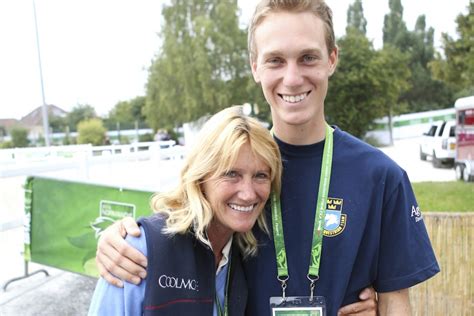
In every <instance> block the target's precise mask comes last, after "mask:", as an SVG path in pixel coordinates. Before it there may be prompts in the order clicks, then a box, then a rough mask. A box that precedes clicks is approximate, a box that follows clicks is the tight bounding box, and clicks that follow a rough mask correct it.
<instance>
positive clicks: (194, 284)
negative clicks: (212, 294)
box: [158, 274, 199, 291]
mask: <svg viewBox="0 0 474 316" xmlns="http://www.w3.org/2000/svg"><path fill="white" fill-rule="evenodd" d="M158 285H159V286H160V287H162V288H164V289H166V288H172V289H185V290H191V291H199V290H198V286H199V284H198V281H197V280H194V279H184V278H179V277H173V276H168V275H166V274H162V275H161V276H160V277H159V278H158Z"/></svg>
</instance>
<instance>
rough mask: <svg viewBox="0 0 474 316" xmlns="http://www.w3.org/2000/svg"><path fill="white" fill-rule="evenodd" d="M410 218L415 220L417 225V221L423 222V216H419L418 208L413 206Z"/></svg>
mask: <svg viewBox="0 0 474 316" xmlns="http://www.w3.org/2000/svg"><path fill="white" fill-rule="evenodd" d="M411 217H412V218H413V217H414V218H415V222H416V223H418V222H419V221H421V220H423V215H421V211H420V207H419V206H417V207H416V208H415V205H412V206H411Z"/></svg>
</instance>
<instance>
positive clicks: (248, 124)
mask: <svg viewBox="0 0 474 316" xmlns="http://www.w3.org/2000/svg"><path fill="white" fill-rule="evenodd" d="M281 168H282V166H281V159H280V153H279V150H278V145H277V144H276V143H275V141H274V140H273V138H272V136H271V135H270V133H269V131H268V130H266V129H265V128H264V127H263V126H262V125H261V123H260V122H258V121H257V120H256V119H253V118H250V117H247V116H245V115H244V114H243V109H242V107H240V106H237V107H231V108H228V109H225V110H223V111H221V112H219V113H217V114H216V115H214V116H213V117H212V118H211V119H210V120H209V121H208V122H207V123H206V124H205V125H204V127H203V129H202V130H201V132H200V134H199V137H198V140H197V142H196V143H195V145H194V147H193V148H192V150H191V151H190V153H189V154H188V156H187V159H186V161H185V163H184V166H183V168H182V170H181V176H180V182H179V185H178V186H177V188H176V189H174V190H172V191H170V192H165V193H160V194H157V195H155V196H154V197H153V198H152V201H151V204H152V207H153V209H154V210H155V211H156V214H155V215H153V216H150V217H146V218H142V219H140V220H139V223H140V225H141V232H142V233H141V237H139V238H134V237H127V240H128V241H129V242H130V243H131V244H132V245H133V246H135V248H137V249H138V250H140V251H141V252H143V253H144V254H145V255H146V256H147V259H148V268H147V277H146V278H145V279H144V280H143V282H142V283H141V284H140V285H132V284H130V283H125V286H124V288H116V287H114V286H112V285H109V284H108V283H107V282H105V281H104V280H103V279H100V280H99V283H98V285H97V288H96V291H95V293H94V297H93V300H92V303H91V307H90V310H89V314H91V315H96V314H101V315H109V314H110V315H116V314H120V315H121V314H124V313H127V314H140V315H141V314H143V312H144V311H152V310H160V311H161V312H162V313H161V314H160V315H190V314H192V315H224V314H225V315H227V313H229V314H232V315H244V312H245V307H246V299H247V285H246V280H245V277H244V272H243V268H242V258H244V257H248V256H252V255H255V254H256V252H257V242H256V239H255V237H254V235H253V233H252V228H253V227H254V225H255V224H256V223H257V224H258V227H259V229H261V230H263V231H265V232H267V226H266V223H265V218H264V214H263V212H262V211H263V209H264V206H265V203H266V202H267V199H268V197H269V195H270V192H271V191H272V190H273V191H274V192H275V193H276V194H279V192H280V181H281V180H280V178H281ZM150 280H153V281H152V282H150ZM156 280H158V282H156ZM177 289H179V290H180V291H176V290H177Z"/></svg>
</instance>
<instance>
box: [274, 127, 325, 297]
mask: <svg viewBox="0 0 474 316" xmlns="http://www.w3.org/2000/svg"><path fill="white" fill-rule="evenodd" d="M332 132H333V130H332V128H331V127H330V126H329V125H328V124H327V123H326V141H325V143H324V151H323V159H322V163H321V178H320V180H319V192H318V202H317V205H316V217H315V219H314V230H313V242H312V246H311V260H310V263H309V269H308V274H307V277H308V280H309V281H310V291H311V296H310V300H311V301H312V299H313V293H314V286H315V282H316V281H317V280H318V279H319V265H320V262H321V252H322V248H323V232H324V218H325V216H326V206H327V200H328V191H329V182H330V179H331V165H332V151H333V134H332ZM272 226H273V240H274V243H275V253H276V263H277V270H278V277H277V279H278V281H280V283H281V288H282V291H283V299H285V298H286V295H285V289H286V286H287V281H288V279H289V275H288V263H287V260H286V250H285V240H284V237H283V224H282V219H281V203H280V198H279V197H278V196H277V195H276V194H275V193H272Z"/></svg>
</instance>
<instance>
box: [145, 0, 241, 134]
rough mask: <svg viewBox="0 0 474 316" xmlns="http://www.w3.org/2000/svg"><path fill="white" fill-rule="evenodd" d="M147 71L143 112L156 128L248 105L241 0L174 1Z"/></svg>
mask: <svg viewBox="0 0 474 316" xmlns="http://www.w3.org/2000/svg"><path fill="white" fill-rule="evenodd" d="M170 2H171V3H170V5H165V6H164V7H163V10H162V12H163V16H164V20H165V23H164V26H163V29H162V32H161V37H162V39H163V41H162V42H163V44H162V48H161V50H160V51H159V52H158V53H157V55H156V57H155V59H154V60H153V62H152V65H151V67H150V70H149V77H148V83H147V94H146V103H145V109H144V114H145V116H146V119H147V122H148V123H149V125H150V126H151V127H153V128H154V129H155V130H157V129H159V128H169V127H175V126H177V125H179V124H181V123H183V122H187V121H192V120H195V119H197V118H199V117H201V116H203V115H205V114H208V113H214V112H216V111H218V110H220V109H222V108H224V107H227V106H229V105H232V104H242V103H245V102H248V101H249V100H248V98H247V97H246V94H245V91H246V87H247V85H248V80H250V69H249V67H248V66H247V53H246V51H247V49H246V34H245V31H243V30H241V29H240V28H239V20H238V15H237V12H238V7H237V0H230V1H225V2H223V1H218V0H187V1H185V0H171V1H170Z"/></svg>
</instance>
